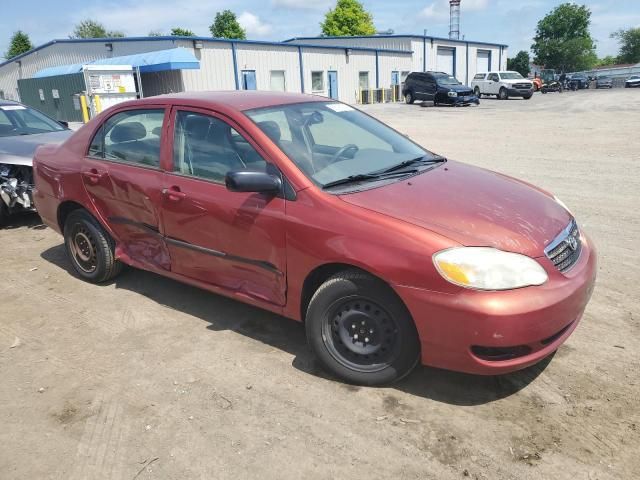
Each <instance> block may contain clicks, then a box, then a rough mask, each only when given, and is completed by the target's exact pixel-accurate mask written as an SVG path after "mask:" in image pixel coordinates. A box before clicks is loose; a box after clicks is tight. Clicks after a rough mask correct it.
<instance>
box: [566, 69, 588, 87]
mask: <svg viewBox="0 0 640 480" xmlns="http://www.w3.org/2000/svg"><path fill="white" fill-rule="evenodd" d="M569 88H571V89H572V90H583V89H585V88H589V78H588V77H587V76H586V75H584V74H582V73H577V74H574V75H571V77H570V78H569Z"/></svg>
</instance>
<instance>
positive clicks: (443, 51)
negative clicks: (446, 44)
mask: <svg viewBox="0 0 640 480" xmlns="http://www.w3.org/2000/svg"><path fill="white" fill-rule="evenodd" d="M454 51H455V50H454V49H453V48H442V47H438V63H437V70H438V71H439V72H445V73H448V74H449V75H454V69H453V60H454V57H455V55H454Z"/></svg>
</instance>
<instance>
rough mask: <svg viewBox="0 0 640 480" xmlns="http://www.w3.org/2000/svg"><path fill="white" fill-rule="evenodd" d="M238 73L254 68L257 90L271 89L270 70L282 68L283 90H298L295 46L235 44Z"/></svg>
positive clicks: (297, 59)
mask: <svg viewBox="0 0 640 480" xmlns="http://www.w3.org/2000/svg"><path fill="white" fill-rule="evenodd" d="M236 60H237V63H238V74H240V72H241V71H242V70H255V72H256V86H257V89H258V90H270V89H271V81H270V80H271V70H284V78H285V90H286V91H287V92H300V91H301V89H300V63H299V58H298V49H297V48H296V47H274V46H271V45H257V44H236Z"/></svg>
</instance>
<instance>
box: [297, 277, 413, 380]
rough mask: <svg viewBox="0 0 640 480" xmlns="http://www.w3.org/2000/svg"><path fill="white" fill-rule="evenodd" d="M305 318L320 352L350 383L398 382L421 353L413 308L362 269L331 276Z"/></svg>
mask: <svg viewBox="0 0 640 480" xmlns="http://www.w3.org/2000/svg"><path fill="white" fill-rule="evenodd" d="M305 323H306V331H307V339H308V341H309V344H310V346H311V348H312V349H313V351H314V353H315V354H316V356H317V358H318V359H319V360H320V362H321V363H322V364H323V365H324V367H325V368H327V369H328V370H329V371H331V372H332V373H333V374H335V375H337V376H338V377H340V378H342V379H344V380H346V381H348V382H350V383H355V384H359V385H384V384H389V383H392V382H394V381H397V380H399V379H401V378H402V377H404V376H405V375H407V374H408V373H409V372H410V371H411V370H412V369H413V367H414V366H415V365H416V364H417V363H418V360H419V358H420V343H419V341H418V334H417V331H416V328H415V325H414V323H413V319H412V318H411V315H410V314H409V312H408V310H407V308H406V307H405V306H404V304H403V303H402V301H401V300H400V299H399V298H398V296H397V295H396V294H395V293H394V292H393V290H391V288H389V286H388V285H386V284H385V283H384V282H382V281H381V280H379V279H377V278H375V277H373V276H371V275H368V274H366V273H364V272H361V271H359V270H347V271H344V272H341V273H338V274H336V275H334V276H333V277H331V278H329V279H328V280H327V281H325V282H324V283H323V284H322V285H321V286H320V288H318V290H317V291H316V293H315V294H314V295H313V297H312V298H311V301H310V302H309V308H308V309H307V314H306V318H305Z"/></svg>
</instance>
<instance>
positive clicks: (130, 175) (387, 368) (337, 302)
mask: <svg viewBox="0 0 640 480" xmlns="http://www.w3.org/2000/svg"><path fill="white" fill-rule="evenodd" d="M34 168H35V180H36V190H35V200H36V205H37V207H38V211H39V212H40V215H41V217H42V219H43V220H44V222H45V223H46V224H47V225H49V226H50V227H51V228H52V229H54V230H56V231H58V232H60V233H62V234H63V236H64V243H65V246H66V251H67V254H68V256H69V259H70V261H71V264H72V265H73V268H74V270H75V271H76V272H77V274H78V275H79V276H80V277H82V278H84V279H86V280H88V281H91V282H96V283H100V282H105V281H107V280H109V279H112V278H113V277H115V276H116V275H117V274H118V273H119V272H120V270H121V268H122V266H123V264H127V265H131V266H134V267H137V268H142V269H145V270H150V271H153V272H156V273H158V274H160V275H164V276H166V277H169V278H173V279H176V280H179V281H182V282H185V283H189V284H191V285H195V286H198V287H201V288H203V289H207V290H210V291H212V292H216V293H220V294H222V295H226V296H229V297H232V298H235V299H238V300H240V301H242V302H245V303H249V304H251V305H255V306H258V307H261V308H264V309H266V310H269V311H272V312H276V313H278V314H281V315H285V316H287V317H290V318H293V319H295V320H298V321H304V324H305V329H306V332H307V338H308V341H309V344H310V345H311V348H312V349H313V351H314V352H315V354H316V355H317V357H318V358H319V359H320V361H321V362H322V364H323V365H324V366H325V367H326V368H327V369H328V370H330V371H331V372H333V373H334V374H335V375H337V376H339V377H341V378H343V379H345V380H347V381H349V382H354V383H358V384H367V385H377V384H386V383H389V382H392V381H395V380H398V379H399V378H401V377H403V376H404V375H406V374H407V373H408V372H409V371H410V370H411V369H412V368H413V367H414V365H416V363H417V362H419V361H421V362H422V363H424V364H428V365H433V366H437V367H441V368H448V369H452V370H458V371H464V372H471V373H477V374H489V375H493V374H499V373H505V372H510V371H513V370H517V369H520V368H524V367H526V366H529V365H532V364H534V363H536V362H538V361H540V360H541V359H543V358H545V357H547V356H548V355H550V354H551V353H552V352H554V351H555V350H556V349H557V348H558V347H559V346H560V345H561V344H562V343H563V342H564V341H565V340H566V339H567V337H568V336H569V335H570V334H571V333H572V332H573V330H574V329H575V328H576V326H577V324H578V322H579V321H580V318H581V316H582V312H583V310H584V308H585V306H586V304H587V302H588V300H589V297H590V296H591V292H592V289H593V285H594V279H595V274H596V254H595V250H594V248H593V246H592V243H591V240H590V239H589V238H588V237H587V236H586V234H585V233H584V231H582V229H580V228H579V227H578V225H577V224H576V221H575V219H574V218H573V216H572V214H571V213H570V212H569V211H568V210H567V208H566V207H565V206H564V205H563V204H562V203H561V202H560V201H559V200H558V199H556V198H555V197H554V196H553V195H551V194H550V193H547V192H545V191H543V190H541V189H539V188H536V187H534V186H532V185H529V184H527V183H525V182H522V181H519V180H516V179H513V178H510V177H507V176H505V175H502V174H498V173H493V172H490V171H487V170H483V169H481V168H478V167H474V166H470V165H465V164H463V163H459V162H456V161H453V160H447V159H445V158H444V157H441V156H439V155H436V154H434V153H431V152H429V151H428V150H426V149H424V148H422V147H420V146H419V145H417V144H415V143H413V142H412V141H411V140H409V139H408V138H406V137H405V136H404V135H401V134H399V133H398V132H396V131H395V130H392V129H391V128H389V127H387V126H386V125H384V124H382V123H380V122H379V121H377V120H375V119H374V118H372V117H370V116H368V115H366V114H365V113H362V112H360V111H358V110H356V109H354V108H352V107H351V106H349V105H346V104H343V103H339V102H336V101H332V100H329V99H326V98H322V97H317V96H312V95H302V94H286V93H276V92H255V91H254V92H246V91H243V92H217V93H208V92H198V93H194V92H190V93H182V94H175V95H167V96H158V97H150V98H146V99H143V100H138V101H131V102H125V103H121V104H119V105H116V106H114V107H112V108H110V109H109V110H107V111H105V112H103V113H102V114H100V115H98V116H97V117H96V118H94V119H93V120H91V121H90V122H89V123H88V124H87V125H85V126H84V127H82V128H81V129H80V130H79V131H78V132H76V133H75V134H74V135H73V136H72V137H71V138H70V139H69V140H67V141H66V142H65V143H63V144H62V145H59V146H56V145H47V146H43V147H40V148H39V149H38V151H37V152H36V157H35V160H34ZM461 193H464V194H461ZM469 199H473V201H469ZM116 294H117V292H116ZM265 321H266V320H265Z"/></svg>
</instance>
